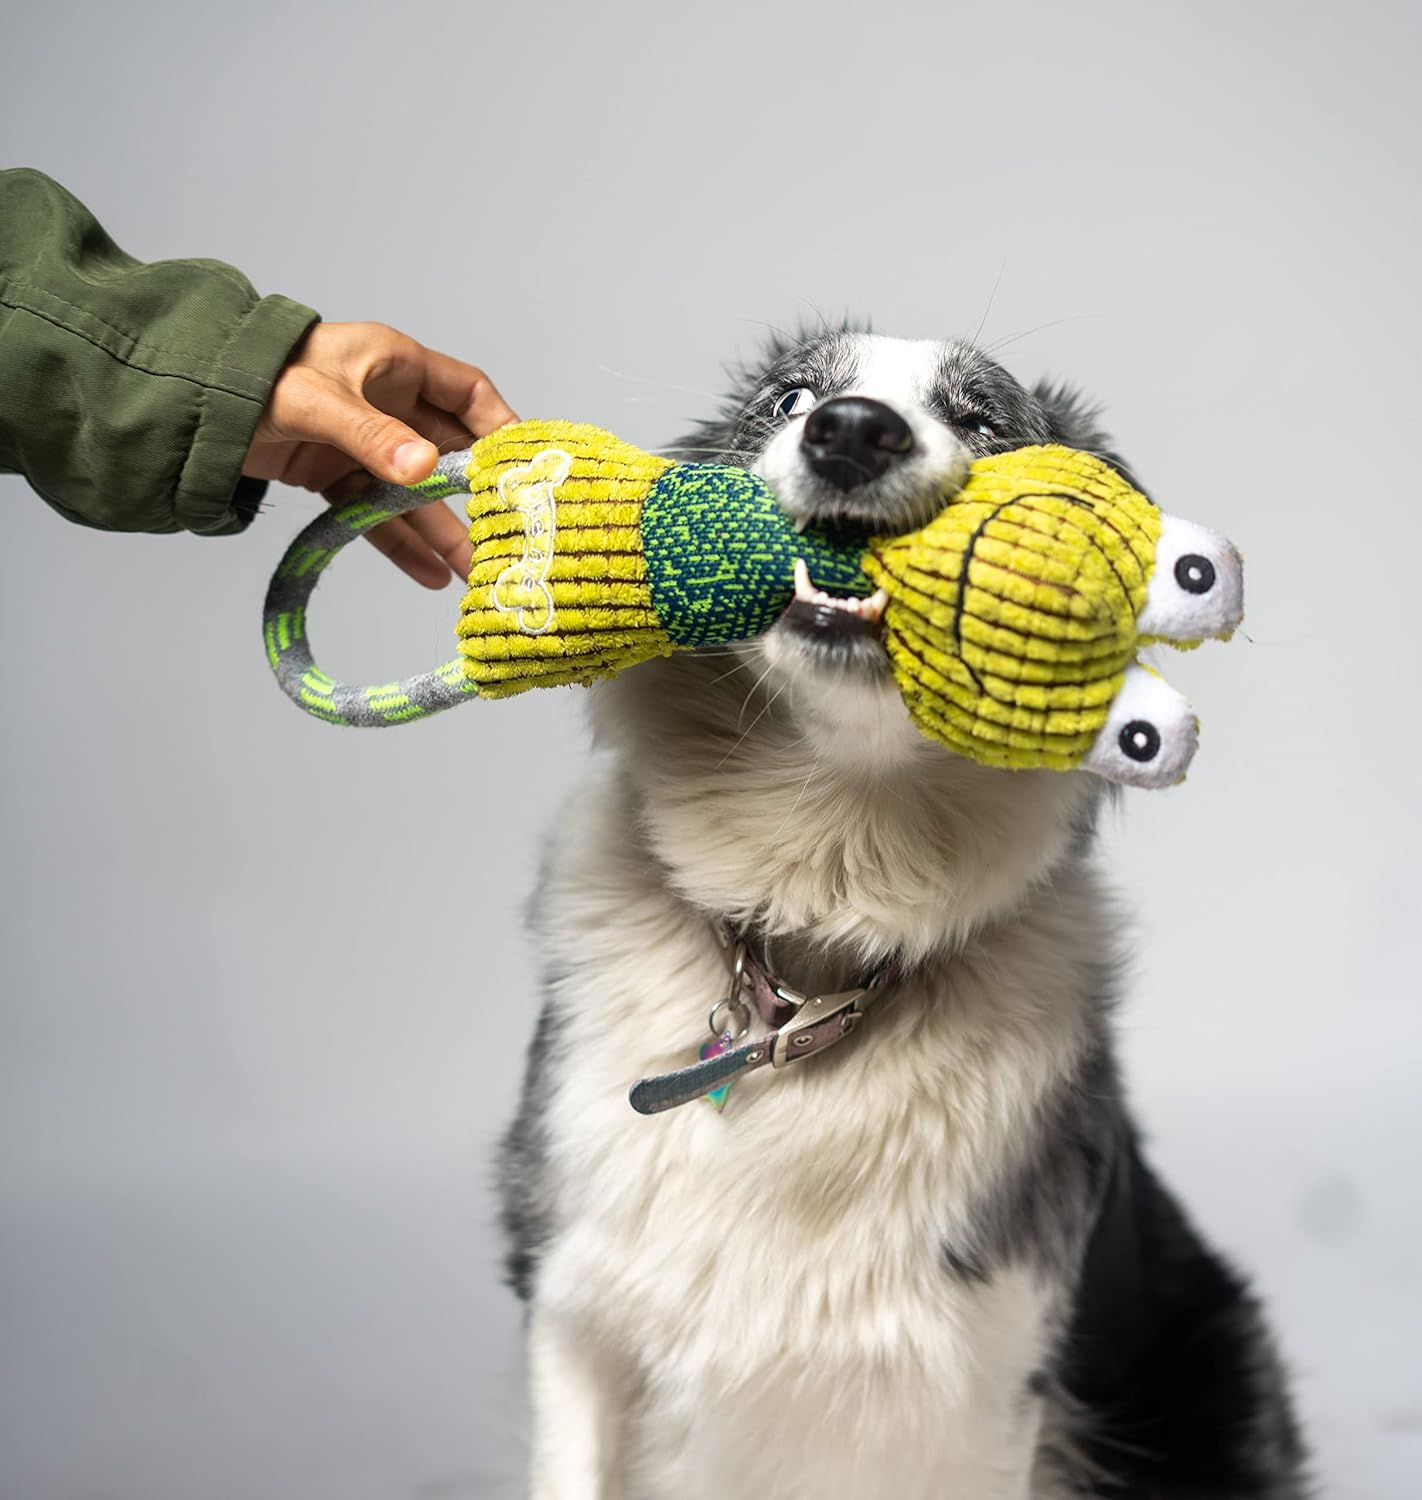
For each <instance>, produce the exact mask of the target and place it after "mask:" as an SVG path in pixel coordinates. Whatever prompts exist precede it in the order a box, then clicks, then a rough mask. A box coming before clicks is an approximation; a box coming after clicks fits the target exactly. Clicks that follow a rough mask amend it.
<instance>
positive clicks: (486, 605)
mask: <svg viewBox="0 0 1422 1500" xmlns="http://www.w3.org/2000/svg"><path fill="white" fill-rule="evenodd" d="M456 494H468V496H469V500H468V511H469V517H470V539H471V541H472V542H473V546H474V561H473V565H472V567H471V570H470V574H469V591H468V593H467V594H466V595H465V596H464V600H463V604H462V607H461V612H460V619H459V623H458V635H459V641H460V645H459V650H460V655H459V656H458V657H456V658H455V659H454V660H452V661H449V662H446V663H445V664H444V665H443V666H441V667H439V668H437V669H436V670H435V671H433V672H430V673H426V674H424V675H422V676H419V677H413V678H408V679H405V680H403V681H401V682H396V683H388V684H384V685H382V686H378V687H356V686H350V685H345V684H340V683H336V682H334V681H333V680H332V679H331V678H329V677H328V676H326V675H325V674H324V673H323V672H321V671H320V670H319V669H318V668H317V667H316V665H315V663H314V661H313V660H312V657H311V652H310V648H309V645H308V642H307V636H306V608H307V603H308V600H309V597H310V594H311V590H312V588H313V587H314V585H315V582H316V579H317V578H318V577H319V576H320V573H321V571H322V570H323V569H324V568H325V567H326V565H327V564H328V563H329V562H330V560H331V558H332V557H334V555H335V554H336V552H337V551H339V549H340V548H341V547H342V546H344V545H345V544H346V543H347V542H348V541H350V540H351V539H353V538H354V537H355V536H358V535H360V533H361V532H363V531H366V530H368V529H369V528H370V527H372V526H374V525H377V524H378V523H379V522H380V521H383V520H386V519H388V518H389V517H390V516H392V515H395V514H398V513H399V512H400V511H402V510H409V509H412V508H414V507H415V506H417V505H422V504H425V503H427V502H428V501H429V500H431V499H435V498H440V497H445V496H449V495H456ZM802 565H803V566H802ZM797 574H798V575H799V588H798V590H797V586H796V579H797ZM811 580H813V586H814V587H813V588H812V587H811V582H810V581H811ZM815 588H817V589H818V590H819V591H822V593H823V594H824V595H828V596H831V597H838V598H846V597H849V598H860V599H862V600H863V602H862V603H861V604H858V605H856V606H855V612H856V613H859V614H861V615H863V616H865V617H867V618H868V619H869V620H870V621H871V622H872V621H874V620H878V619H880V618H882V630H883V640H884V645H885V649H886V651H887V655H888V660H889V663H890V667H891V670H892V672H893V675H894V677H895V680H896V681H897V683H898V686H899V689H900V691H901V693H902V695H903V699H904V702H905V704H906V706H907V707H908V710H909V713H910V714H911V716H912V717H913V719H914V721H915V722H916V723H917V724H918V726H919V727H920V728H921V729H922V730H923V731H924V733H926V734H928V735H929V736H931V737H932V738H934V739H936V740H939V741H941V742H942V743H943V744H945V745H947V746H949V747H950V748H951V749H953V750H956V751H958V752H959V753H960V754H963V755H968V756H971V757H972V758H973V759H975V760H979V761H982V762H985V763H986V764H989V765H995V766H1002V767H1007V768H1011V769H1028V768H1033V767H1047V768H1051V769H1055V770H1070V769H1073V768H1076V767H1082V768H1085V769H1087V770H1090V771H1094V772H1095V773H1096V774H1098V775H1100V776H1103V777H1106V778H1107V779H1109V780H1113V781H1120V782H1127V783H1130V784H1133V785H1137V786H1148V787H1155V786H1166V785H1170V784H1172V783H1174V782H1177V781H1179V780H1181V779H1182V778H1183V776H1184V773H1185V770H1186V768H1187V766H1188V765H1189V762H1190V759H1191V757H1192V756H1193V754H1194V751H1195V747H1196V739H1197V731H1196V721H1195V717H1194V714H1193V713H1192V712H1191V710H1190V708H1189V706H1188V705H1187V704H1186V702H1185V700H1184V699H1183V698H1182V697H1181V696H1180V695H1179V694H1178V693H1177V692H1175V691H1174V689H1172V688H1170V687H1169V686H1168V685H1167V684H1166V683H1165V682H1164V681H1163V680H1162V679H1161V678H1160V677H1158V676H1157V675H1156V674H1155V673H1153V672H1152V671H1150V670H1149V669H1148V668H1146V667H1144V666H1142V665H1140V664H1139V663H1138V662H1137V661H1136V652H1137V650H1138V648H1139V647H1140V646H1141V645H1143V644H1148V643H1149V642H1151V641H1155V640H1163V641H1169V642H1171V643H1172V644H1176V645H1192V644H1196V643H1198V642H1199V641H1201V640H1203V639H1205V638H1206V637H1212V636H1213V637H1221V638H1227V637H1228V636H1229V634H1230V633H1231V632H1232V631H1233V629H1234V628H1235V626H1236V625H1238V623H1239V621H1240V619H1241V617H1242V613H1243V573H1242V568H1241V564H1240V560H1239V555H1238V553H1237V552H1236V551H1235V549H1234V548H1233V547H1232V546H1231V545H1230V543H1229V542H1228V541H1226V540H1225V538H1223V537H1222V536H1219V535H1218V534H1217V533H1214V532H1210V531H1207V530H1205V529H1204V528H1202V527H1199V526H1195V525H1193V524H1192V523H1190V522H1187V521H1182V520H1179V519H1177V518H1174V517H1170V516H1165V515H1163V514H1162V513H1161V512H1160V511H1158V510H1157V509H1156V508H1155V506H1154V505H1153V504H1152V503H1151V502H1150V501H1149V500H1147V499H1146V498H1145V496H1144V495H1142V494H1141V493H1140V492H1139V491H1138V490H1136V489H1134V488H1133V487H1132V486H1131V485H1130V484H1128V483H1127V482H1126V481H1125V480H1124V479H1123V478H1122V477H1121V476H1120V475H1119V474H1118V473H1117V472H1116V471H1115V470H1114V469H1112V468H1110V467H1109V466H1108V465H1107V464H1104V463H1102V462H1101V461H1100V460H1099V459H1096V458H1094V457H1092V456H1091V455H1089V454H1085V453H1080V452H1077V451H1075V450H1072V449H1067V448H1059V447H1034V448H1022V449H1018V450H1015V451H1013V452H1010V453H1003V454H997V455H994V456H992V457H990V458H985V459H980V460H979V461H978V462H977V463H976V464H974V465H973V468H972V471H971V473H970V475H969V478H968V480H967V483H966V484H965V485H963V486H962V488H961V489H958V490H956V491H954V492H953V493H951V494H949V495H947V496H945V504H944V506H943V508H942V510H940V511H939V513H938V514H937V515H936V516H935V517H934V519H933V520H932V521H930V522H929V523H928V524H927V525H926V526H924V527H922V528H921V529H920V530H918V531H915V532H911V533H909V534H908V535H905V536H897V537H872V538H870V539H869V540H868V541H867V542H865V541H864V539H863V538H862V537H859V538H857V539H856V538H852V537H849V536H847V535H843V534H837V533H834V532H831V531H827V530H820V529H815V528H809V529H806V530H804V531H801V532H797V531H796V530H795V527H794V524H793V522H792V521H791V519H790V517H789V516H787V515H786V513H785V512H784V511H783V510H782V509H781V508H780V506H779V505H778V503H777V502H776V500H775V497H774V495H773V494H772V492H771V491H770V489H769V488H768V487H767V486H766V484H765V483H764V482H763V481H762V480H760V479H759V478H758V477H756V476H755V475H753V474H750V473H748V472H747V471H746V470H744V469H737V468H730V467H726V466H722V465H714V464H679V463H672V462H670V461H669V460H667V459H663V458H658V457H656V456H655V455H653V454H650V453H645V452H643V451H642V450H640V449H638V448H634V447H632V446H631V445H629V444H627V443H624V442H622V441H620V440H619V439H618V438H615V437H613V436H612V435H611V434H610V433H607V432H604V431H602V430H601V429H599V428H596V427H590V426H586V425H583V424H578V423H570V422H541V421H535V422H519V423H515V424H513V425H511V426H509V427H505V428H503V429H501V430H500V431H498V432H495V433H493V434H491V435H490V436H489V437H486V438H484V439H482V440H481V441H480V442H478V443H476V444H475V445H474V447H473V448H472V449H470V450H469V451H468V452H466V453H462V454H451V455H448V456H447V457H446V458H445V459H443V460H442V461H441V463H440V466H439V468H438V469H437V470H436V472H435V474H434V475H432V476H431V477H430V478H429V479H427V480H425V481H424V482H423V484H420V485H416V486H412V487H411V488H410V489H408V490H402V489H399V488H397V487H395V486H378V487H376V488H375V489H373V490H371V491H368V492H367V495H366V497H365V498H363V499H362V500H360V501H357V502H356V503H354V504H352V505H348V506H346V507H344V508H343V509H341V510H338V511H334V512H332V513H331V514H329V515H327V516H323V517H321V518H320V519H318V520H317V521H315V522H313V523H312V524H311V525H310V526H308V527H307V528H306V530H305V531H303V532H302V534H301V535H300V536H299V537H298V538H297V540H296V541H295V542H294V543H293V545H292V546H291V548H290V549H289V550H288V552H287V554H286V556H285V557H284V558H283V559H282V562H281V565H280V567H279V568H278V569H277V572H276V574H275V576H274V577H273V579H272V582H271V587H270V589H269V590H268V594H267V602H266V611H265V617H264V630H265V637H266V646H267V654H268V658H269V660H270V662H271V665H272V668H273V670H274V671H275V672H276V674H277V678H278V680H279V682H280V683H281V685H282V687H283V688H284V690H285V691H286V692H287V693H288V694H289V695H290V696H291V697H292V698H293V699H294V700H295V701H296V702H298V703H299V704H300V705H301V706H302V707H304V708H306V709H307V710H308V711H309V712H311V713H313V714H315V715H317V716H318V717H320V718H324V719H327V720H329V721H331V722H333V723H338V724H352V725H372V726H378V725H385V724H392V723H403V722H407V721H409V720H411V719H415V718H422V717H425V716H426V715H428V714H431V713H435V712H438V711H440V710H441V709H444V708H448V707H450V706H452V705H453V704H454V703H457V702H463V701H466V700H467V699H468V698H469V697H484V698H498V697H507V696H509V695H510V694H513V693H517V692H521V691H523V690H524V689H525V688H529V687H535V686H544V685H554V684H560V683H587V682H591V681H593V680H594V679H596V678H598V677H606V676H610V675H611V674H613V673H615V672H618V671H621V670H623V669H624V668H626V667H629V666H632V665H635V664H636V663H637V662H641V661H645V660H647V659H649V658H650V657H654V656H664V655H668V654H670V653H671V652H673V651H677V650H688V649H695V648H698V647H705V646H712V645H724V644H726V643H728V642H733V641H740V640H747V639H750V638H752V637H754V636H756V635H759V634H761V633H762V632H764V631H765V630H767V629H769V627H770V626H771V625H772V624H774V622H775V621H776V620H777V619H778V618H779V616H780V615H781V613H783V611H784V610H785V609H786V608H787V607H788V606H789V604H790V603H791V601H792V599H794V598H796V596H797V593H798V596H799V597H800V598H801V599H806V598H813V597H814V589H815ZM865 596H868V597H867V598H866V597H865Z"/></svg>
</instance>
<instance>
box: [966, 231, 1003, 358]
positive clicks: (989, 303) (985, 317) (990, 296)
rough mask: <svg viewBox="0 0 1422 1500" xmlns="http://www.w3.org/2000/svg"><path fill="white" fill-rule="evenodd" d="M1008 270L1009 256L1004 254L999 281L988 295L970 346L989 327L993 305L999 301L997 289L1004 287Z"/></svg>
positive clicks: (998, 275) (997, 280) (999, 271)
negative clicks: (989, 315) (1004, 275)
mask: <svg viewBox="0 0 1422 1500" xmlns="http://www.w3.org/2000/svg"><path fill="white" fill-rule="evenodd" d="M1006 270H1007V256H1006V254H1005V253H1004V255H1003V257H1002V264H1001V265H1000V266H999V267H998V268H997V279H996V280H995V281H994V282H993V284H992V290H991V291H990V292H989V293H988V299H987V306H986V307H985V308H983V315H982V317H980V318H979V319H978V326H977V327H976V328H975V329H973V336H972V338H970V339H969V340H968V342H969V343H970V344H976V343H977V341H978V339H979V338H980V337H981V336H982V331H983V329H984V328H985V327H986V326H987V320H988V314H989V313H990V312H991V311H992V305H993V303H994V302H995V301H996V300H997V289H998V287H1000V286H1001V285H1002V277H1003V273H1004V272H1005V271H1006Z"/></svg>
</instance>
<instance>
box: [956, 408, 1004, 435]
mask: <svg viewBox="0 0 1422 1500" xmlns="http://www.w3.org/2000/svg"><path fill="white" fill-rule="evenodd" d="M953 425H954V426H955V427H957V428H959V429H960V430H961V431H963V432H975V433H977V435H978V436H979V437H985V438H993V437H996V436H997V428H996V427H994V426H993V425H992V423H991V422H989V421H988V419H987V418H986V417H985V416H983V414H982V413H981V412H976V411H960V412H958V413H957V414H956V415H955V416H954V418H953Z"/></svg>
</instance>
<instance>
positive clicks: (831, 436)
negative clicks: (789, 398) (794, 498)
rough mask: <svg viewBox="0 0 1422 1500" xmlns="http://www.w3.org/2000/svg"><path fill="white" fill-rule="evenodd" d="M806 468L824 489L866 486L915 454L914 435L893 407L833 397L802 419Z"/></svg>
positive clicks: (866, 400) (864, 400) (862, 400)
mask: <svg viewBox="0 0 1422 1500" xmlns="http://www.w3.org/2000/svg"><path fill="white" fill-rule="evenodd" d="M800 446H801V448H803V449H804V452H805V462H806V463H807V464H809V466H810V468H811V469H812V470H813V471H814V472H815V473H816V474H818V475H819V477H820V478H821V479H823V480H824V481H825V482H826V483H827V484H832V485H833V486H834V487H835V488H836V489H838V490H852V489H854V488H856V487H857V486H858V485H861V484H869V483H871V482H872V481H873V480H875V479H878V478H879V476H880V475H881V474H883V473H885V472H886V471H887V470H888V469H889V468H891V467H892V466H893V465H894V464H896V463H898V461H899V460H900V459H902V458H905V457H907V455H908V454H909V453H911V452H912V451H913V430H912V428H910V426H909V424H908V423H907V422H905V421H904V419H903V418H902V417H901V416H900V415H899V414H898V412H896V411H895V410H894V409H893V407H892V406H886V405H885V404H884V403H883V402H882V401H871V400H870V399H869V398H868V397H867V396H837V397H835V399H834V400H832V401H824V402H821V404H820V405H819V406H817V407H815V409H814V410H813V411H812V412H811V413H810V415H809V416H808V417H806V418H805V428H804V431H803V433H802V434H801V436H800Z"/></svg>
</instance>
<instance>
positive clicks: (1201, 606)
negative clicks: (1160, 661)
mask: <svg viewBox="0 0 1422 1500" xmlns="http://www.w3.org/2000/svg"><path fill="white" fill-rule="evenodd" d="M1160 520H1161V527H1160V541H1159V543H1158V544H1157V546H1156V553H1155V571H1154V572H1153V573H1152V574H1151V580H1150V587H1149V589H1148V591H1147V594H1146V605H1145V608H1144V609H1143V610H1142V611H1141V614H1140V618H1139V619H1138V620H1137V622H1136V626H1137V629H1138V630H1139V632H1140V636H1141V639H1142V641H1143V642H1144V643H1149V642H1150V641H1165V642H1167V643H1169V644H1172V645H1177V646H1186V645H1192V644H1194V643H1196V642H1198V641H1202V640H1207V639H1210V638H1227V637H1228V636H1229V635H1230V634H1231V632H1233V631H1234V630H1235V629H1236V628H1237V627H1238V625H1239V623H1240V621H1241V620H1242V619H1243V618H1244V564H1243V562H1242V561H1241V559H1240V556H1239V553H1238V551H1237V550H1236V549H1235V546H1234V544H1233V543H1232V542H1231V541H1229V539H1228V538H1227V537H1224V536H1221V535H1220V533H1219V532H1217V531H1210V530H1209V529H1208V528H1207V527H1204V526H1197V525H1196V524H1195V523H1194V522H1193V521H1183V520H1181V519H1180V518H1179V517H1178V516H1167V515H1162V516H1161V518H1160ZM1199 740H1200V726H1199V721H1198V720H1197V719H1196V717H1195V714H1194V711H1193V710H1192V709H1191V707H1190V705H1189V704H1188V703H1187V702H1186V701H1185V699H1184V697H1183V696H1182V695H1181V694H1180V693H1178V692H1177V691H1176V690H1175V689H1174V688H1173V687H1171V686H1170V684H1169V683H1168V682H1166V681H1165V679H1164V678H1163V677H1161V676H1160V675H1159V674H1158V673H1156V672H1153V671H1151V670H1150V668H1149V667H1144V666H1141V665H1140V664H1137V665H1135V666H1133V667H1131V668H1129V669H1128V670H1127V672H1126V680H1125V684H1124V686H1123V687H1122V688H1121V691H1120V692H1119V693H1117V695H1116V698H1115V701H1114V702H1113V703H1112V705H1111V712H1110V715H1109V717H1108V718H1107V720H1106V726H1105V728H1104V729H1102V731H1101V733H1100V735H1099V736H1098V737H1097V740H1096V743H1095V745H1093V746H1092V748H1091V752H1090V754H1089V755H1087V757H1086V758H1085V760H1083V761H1082V767H1083V769H1085V770H1088V771H1094V772H1095V773H1096V774H1097V775H1098V776H1104V777H1105V778H1106V779H1107V780H1108V781H1116V782H1121V783H1123V784H1124V785H1126V786H1139V787H1164V786H1174V785H1175V784H1176V783H1177V782H1179V781H1183V780H1184V779H1185V772H1186V771H1187V770H1188V769H1189V766H1190V762H1191V760H1192V759H1194V755H1195V750H1196V748H1197V746H1198V744H1199Z"/></svg>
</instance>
